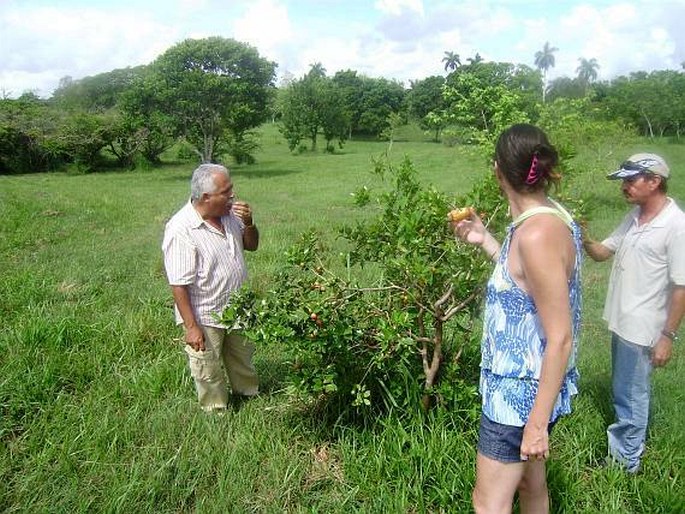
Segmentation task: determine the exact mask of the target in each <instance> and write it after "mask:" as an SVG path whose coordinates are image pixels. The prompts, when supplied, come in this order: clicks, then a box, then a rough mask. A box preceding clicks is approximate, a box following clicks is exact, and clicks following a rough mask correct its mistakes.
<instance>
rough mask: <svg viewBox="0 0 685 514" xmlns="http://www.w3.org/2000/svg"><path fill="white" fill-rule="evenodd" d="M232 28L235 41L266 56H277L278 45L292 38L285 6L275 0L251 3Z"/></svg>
mask: <svg viewBox="0 0 685 514" xmlns="http://www.w3.org/2000/svg"><path fill="white" fill-rule="evenodd" d="M233 27H234V34H235V39H236V40H238V41H244V42H248V43H250V44H252V45H254V46H256V47H257V48H258V49H259V50H260V53H263V54H266V55H277V54H278V48H279V45H282V44H284V43H286V42H288V41H289V40H290V39H292V38H293V37H294V33H293V28H292V25H291V23H290V19H289V18H288V10H287V8H286V6H285V5H283V4H281V3H279V2H277V1H275V0H258V1H256V2H253V3H251V4H250V6H249V7H248V9H247V10H246V11H245V13H244V14H243V15H242V16H241V17H240V18H238V19H237V20H236V21H235V22H234V23H233Z"/></svg>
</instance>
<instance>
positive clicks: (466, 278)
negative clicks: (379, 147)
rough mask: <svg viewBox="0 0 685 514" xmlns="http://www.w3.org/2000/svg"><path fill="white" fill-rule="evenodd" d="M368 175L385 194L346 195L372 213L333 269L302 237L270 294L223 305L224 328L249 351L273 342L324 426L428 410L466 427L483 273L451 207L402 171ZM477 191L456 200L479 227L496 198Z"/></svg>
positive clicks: (349, 233) (472, 403) (313, 241)
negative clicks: (460, 238) (321, 411)
mask: <svg viewBox="0 0 685 514" xmlns="http://www.w3.org/2000/svg"><path fill="white" fill-rule="evenodd" d="M375 173H376V175H377V176H379V177H381V178H382V179H384V180H385V181H389V182H391V187H390V190H389V191H386V192H384V193H380V194H379V195H378V196H377V197H376V202H375V203H374V202H372V193H371V192H370V191H369V190H368V189H365V188H362V189H360V190H359V191H357V192H356V193H355V195H354V196H355V199H356V202H357V204H358V205H359V206H371V205H375V206H376V208H377V209H379V210H376V212H377V216H376V217H375V218H372V219H371V220H369V221H368V222H362V223H360V224H358V225H356V226H354V227H343V228H342V230H341V234H342V236H343V237H344V239H345V240H346V241H347V243H348V244H349V245H350V250H349V251H348V252H346V253H345V262H344V266H343V267H340V266H338V265H336V262H335V258H334V256H335V255H337V254H333V252H329V251H328V249H327V248H326V246H325V244H324V243H323V242H322V239H321V238H320V237H319V236H318V235H317V234H315V233H307V234H304V235H303V236H302V237H301V239H300V241H299V242H298V243H297V244H296V245H295V246H294V247H293V248H292V249H291V250H290V251H289V253H288V255H287V265H285V266H284V267H283V270H282V272H281V273H280V275H279V276H278V277H277V278H276V280H275V285H274V287H273V288H272V289H271V290H270V291H269V292H268V293H266V294H265V295H264V296H263V297H262V298H259V299H257V298H256V297H255V295H254V293H252V292H249V291H244V292H242V293H240V294H237V295H234V297H233V298H232V304H231V307H229V309H228V310H227V311H226V312H225V313H224V322H226V323H230V324H233V323H236V322H238V323H239V324H240V325H241V326H242V327H243V328H244V329H245V330H246V331H247V333H248V335H249V337H251V338H252V339H253V340H255V341H256V342H258V343H259V342H264V341H269V340H277V341H279V344H282V345H283V347H284V348H285V349H286V352H287V354H288V356H289V360H290V362H291V365H292V377H291V378H292V385H293V388H294V390H295V391H296V392H297V393H298V394H299V395H300V396H301V397H306V398H314V399H316V400H318V401H320V402H323V404H324V405H326V406H328V407H329V408H330V409H331V413H332V414H333V415H334V416H335V417H338V416H345V415H351V414H357V415H361V416H362V419H371V416H373V414H374V413H378V412H379V410H384V409H389V408H400V409H402V410H411V409H413V408H415V407H416V406H417V405H422V406H423V408H424V409H427V408H429V406H430V405H432V404H436V403H438V404H440V405H449V407H450V409H452V410H454V411H459V412H465V413H466V415H467V416H469V417H471V416H472V417H474V418H475V413H476V412H477V407H476V403H477V402H476V394H475V393H476V388H475V384H476V383H477V374H478V359H477V354H478V352H477V351H476V348H477V344H473V342H474V336H476V335H477V333H478V330H477V329H478V328H479V324H478V323H476V322H475V321H476V320H477V313H478V311H479V309H480V304H481V294H482V292H483V286H484V284H485V277H486V275H487V274H488V273H489V271H490V264H489V262H487V261H486V260H485V259H484V257H483V256H482V255H481V254H480V252H479V251H478V250H476V249H474V248H473V247H471V246H469V245H466V244H463V243H457V242H456V241H455V239H454V236H453V235H452V234H451V233H450V231H449V229H448V226H447V222H446V214H447V212H448V211H449V209H450V207H452V205H453V204H452V202H451V201H450V199H449V198H448V197H447V196H446V195H445V194H443V193H440V192H438V191H436V190H435V189H433V188H425V187H422V186H421V185H420V184H419V182H418V180H417V176H416V172H415V170H414V167H413V165H412V164H411V162H409V161H407V160H405V161H404V162H403V163H402V164H401V165H400V166H399V167H397V168H395V167H393V166H391V165H389V164H388V163H387V162H385V161H379V162H378V163H377V164H376V168H375ZM487 183H488V184H489V185H488V186H487V187H481V188H480V189H479V191H480V192H479V193H478V194H476V196H472V197H470V198H468V199H467V198H461V199H458V200H457V201H458V202H459V203H461V204H462V205H464V204H465V203H466V202H475V201H478V202H479V205H481V206H482V205H493V211H492V212H491V214H485V218H486V219H495V220H496V219H499V218H498V215H497V212H498V209H497V208H496V207H495V205H496V204H498V203H499V202H501V200H500V198H499V192H498V190H497V188H496V186H494V185H493V184H494V181H490V182H487ZM502 211H503V209H502ZM492 214H494V216H492ZM336 270H337V271H336ZM361 277H366V278H365V279H362V278H361Z"/></svg>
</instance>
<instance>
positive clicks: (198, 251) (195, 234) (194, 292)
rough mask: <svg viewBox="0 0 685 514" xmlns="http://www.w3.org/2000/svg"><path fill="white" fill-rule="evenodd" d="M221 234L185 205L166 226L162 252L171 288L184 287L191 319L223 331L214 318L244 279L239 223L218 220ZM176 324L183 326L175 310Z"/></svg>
mask: <svg viewBox="0 0 685 514" xmlns="http://www.w3.org/2000/svg"><path fill="white" fill-rule="evenodd" d="M221 224H222V225H223V228H224V232H225V234H222V233H221V231H220V230H217V229H216V228H215V227H213V226H211V225H210V224H209V223H207V222H206V221H205V220H203V219H202V216H200V214H199V213H198V212H197V211H196V210H195V207H193V205H192V203H190V202H188V203H187V204H186V205H185V206H184V207H183V208H182V209H181V210H180V211H178V212H177V213H176V214H175V215H174V216H173V217H172V218H171V219H170V220H169V222H168V223H167V224H166V229H165V231H164V241H163V242H162V251H163V253H164V267H165V269H166V274H167V279H168V280H169V284H170V285H172V286H187V289H188V294H189V296H190V304H191V306H192V308H193V312H194V314H195V319H196V321H197V322H198V323H200V324H201V325H206V326H211V327H223V325H222V324H221V323H220V322H219V321H217V319H216V318H215V316H217V315H219V314H221V312H222V311H223V310H224V309H225V308H226V306H227V305H228V303H229V299H230V295H231V293H232V292H233V291H236V290H237V289H239V288H240V286H242V284H243V282H244V281H245V280H246V279H247V267H246V266H245V259H244V257H243V230H244V225H243V223H242V221H241V220H240V219H239V218H238V217H237V216H235V215H234V214H233V213H232V212H231V213H230V214H229V215H228V216H223V217H222V218H221ZM175 312H176V322H177V323H179V324H180V323H183V319H182V318H181V314H180V313H179V311H178V307H177V306H175Z"/></svg>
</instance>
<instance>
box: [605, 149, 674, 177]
mask: <svg viewBox="0 0 685 514" xmlns="http://www.w3.org/2000/svg"><path fill="white" fill-rule="evenodd" d="M649 173H651V174H652V175H659V176H660V177H663V178H666V179H667V178H668V176H669V174H670V170H669V169H668V164H666V161H664V159H663V158H662V157H659V156H658V155H656V154H653V153H636V154H635V155H631V156H630V157H629V158H628V160H627V161H625V162H624V163H623V164H621V167H620V168H619V169H618V170H616V171H614V172H613V173H609V174H608V175H607V178H608V179H609V180H616V179H623V178H630V177H634V176H636V175H640V174H642V175H646V174H649Z"/></svg>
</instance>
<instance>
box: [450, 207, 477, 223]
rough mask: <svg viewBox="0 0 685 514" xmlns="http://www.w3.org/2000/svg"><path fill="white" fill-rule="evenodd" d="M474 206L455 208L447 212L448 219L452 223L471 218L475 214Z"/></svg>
mask: <svg viewBox="0 0 685 514" xmlns="http://www.w3.org/2000/svg"><path fill="white" fill-rule="evenodd" d="M473 212H474V211H473V207H464V208H462V209H454V210H451V211H450V212H449V214H447V219H448V220H449V221H451V222H452V223H459V222H460V221H463V220H465V219H466V218H470V217H471V216H472V215H473Z"/></svg>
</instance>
